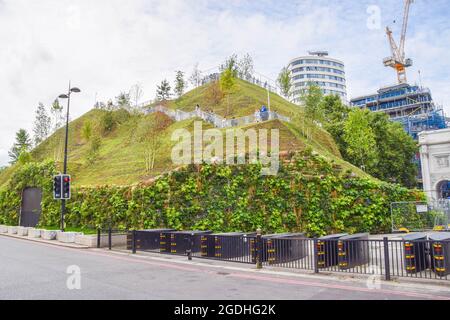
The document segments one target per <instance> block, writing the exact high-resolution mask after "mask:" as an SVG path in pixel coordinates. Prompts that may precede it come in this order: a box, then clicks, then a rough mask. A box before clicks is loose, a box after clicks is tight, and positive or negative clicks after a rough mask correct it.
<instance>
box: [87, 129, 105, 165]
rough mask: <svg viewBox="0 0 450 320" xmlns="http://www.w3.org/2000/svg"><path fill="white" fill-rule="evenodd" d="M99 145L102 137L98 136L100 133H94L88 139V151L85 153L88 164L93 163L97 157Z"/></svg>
mask: <svg viewBox="0 0 450 320" xmlns="http://www.w3.org/2000/svg"><path fill="white" fill-rule="evenodd" d="M101 145H102V138H101V137H100V135H98V134H95V135H94V136H93V137H92V139H91V141H90V146H89V152H88V154H87V160H88V162H89V164H93V163H94V162H95V160H96V159H97V157H98V155H99V151H100V147H101Z"/></svg>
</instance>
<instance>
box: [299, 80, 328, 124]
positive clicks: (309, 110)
mask: <svg viewBox="0 0 450 320" xmlns="http://www.w3.org/2000/svg"><path fill="white" fill-rule="evenodd" d="M322 99H323V93H322V90H321V89H320V87H319V86H317V85H315V84H310V85H309V87H308V89H307V90H306V91H305V92H304V93H303V95H302V97H301V100H302V102H303V105H304V107H305V114H306V117H307V118H308V119H309V120H311V121H312V122H314V123H316V124H317V122H320V121H321V120H322V117H323V109H322V107H323V104H322Z"/></svg>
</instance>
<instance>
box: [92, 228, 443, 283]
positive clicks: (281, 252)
mask: <svg viewBox="0 0 450 320" xmlns="http://www.w3.org/2000/svg"><path fill="white" fill-rule="evenodd" d="M111 232H112V231H111ZM110 234H111V233H110ZM99 235H100V233H99ZM127 238H128V241H127V249H128V250H131V251H132V252H133V253H136V252H137V251H144V252H154V253H163V254H175V255H183V256H187V257H188V258H189V259H192V258H199V259H213V260H220V261H229V262H237V263H245V264H255V265H257V266H260V267H262V266H271V267H277V268H287V269H299V270H308V271H312V272H315V273H321V272H326V273H348V274H362V275H368V276H375V277H377V278H379V279H385V280H388V281H389V280H391V278H392V277H396V278H417V279H420V278H422V279H436V280H450V277H449V275H450V234H449V233H445V232H443V233H440V234H437V233H436V234H435V235H433V236H432V237H430V240H427V235H425V234H411V235H408V236H405V238H404V239H403V240H389V239H388V238H383V239H380V240H368V239H353V238H352V236H350V237H342V238H341V239H335V238H331V239H326V238H320V239H309V238H300V237H293V238H283V237H267V236H264V237H262V236H261V235H256V234H242V233H239V234H238V233H236V234H224V235H220V234H219V235H215V234H211V233H210V232H201V233H191V232H176V231H173V230H170V229H162V230H148V231H128V236H127ZM109 239H111V235H110V236H109ZM109 247H110V248H111V245H110V246H109Z"/></svg>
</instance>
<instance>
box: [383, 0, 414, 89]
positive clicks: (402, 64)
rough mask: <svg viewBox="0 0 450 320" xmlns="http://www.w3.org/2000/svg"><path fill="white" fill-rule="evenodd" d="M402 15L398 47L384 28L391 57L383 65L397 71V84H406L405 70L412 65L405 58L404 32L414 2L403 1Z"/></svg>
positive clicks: (390, 33)
mask: <svg viewBox="0 0 450 320" xmlns="http://www.w3.org/2000/svg"><path fill="white" fill-rule="evenodd" d="M404 1H405V5H404V14H403V26H402V33H401V36H400V45H399V46H397V43H396V42H395V40H394V36H393V35H392V31H391V29H390V28H389V27H386V34H387V36H388V40H389V44H390V46H391V52H392V56H391V57H388V58H385V59H384V60H383V63H384V65H385V66H386V67H391V68H394V69H395V70H396V71H397V76H398V82H399V83H400V84H403V83H407V79H406V68H408V67H411V66H412V65H413V61H412V60H411V59H406V58H405V41H406V30H407V29H408V19H409V9H410V7H411V4H412V3H413V2H414V0H404Z"/></svg>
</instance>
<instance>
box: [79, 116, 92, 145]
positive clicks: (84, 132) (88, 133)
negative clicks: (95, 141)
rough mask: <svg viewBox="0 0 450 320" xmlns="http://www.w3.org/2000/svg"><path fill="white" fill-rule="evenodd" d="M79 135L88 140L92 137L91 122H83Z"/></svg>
mask: <svg viewBox="0 0 450 320" xmlns="http://www.w3.org/2000/svg"><path fill="white" fill-rule="evenodd" d="M81 136H82V137H83V139H84V140H85V141H86V142H88V141H89V140H91V137H92V122H91V121H85V122H84V124H83V128H82V129H81Z"/></svg>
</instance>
